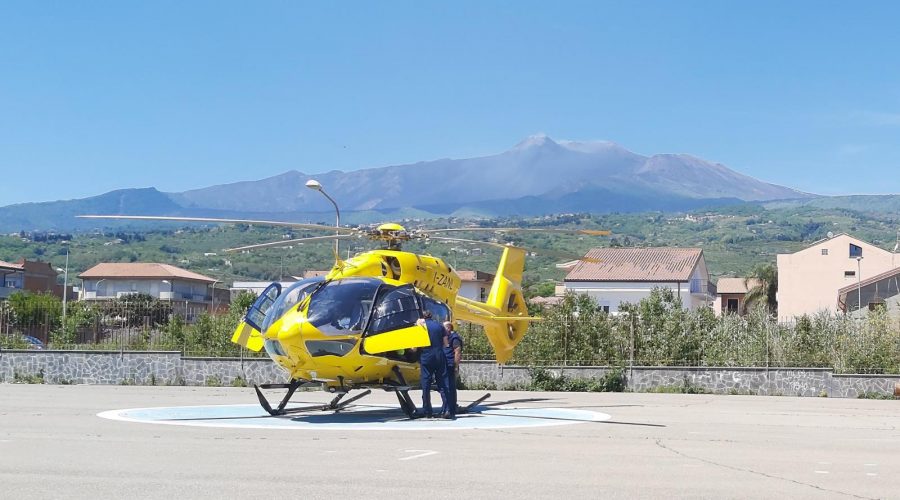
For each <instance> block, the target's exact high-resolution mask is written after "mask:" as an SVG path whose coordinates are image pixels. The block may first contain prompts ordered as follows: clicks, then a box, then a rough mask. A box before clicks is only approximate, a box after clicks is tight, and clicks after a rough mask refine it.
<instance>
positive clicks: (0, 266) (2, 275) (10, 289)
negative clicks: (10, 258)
mask: <svg viewBox="0 0 900 500" xmlns="http://www.w3.org/2000/svg"><path fill="white" fill-rule="evenodd" d="M24 288H25V267H24V266H22V265H20V264H13V263H12V262H4V261H2V260H0V299H6V298H8V297H9V296H10V295H12V294H13V293H16V292H21V291H22V290H23V289H24Z"/></svg>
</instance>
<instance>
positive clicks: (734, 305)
mask: <svg viewBox="0 0 900 500" xmlns="http://www.w3.org/2000/svg"><path fill="white" fill-rule="evenodd" d="M725 312H727V313H729V314H737V312H738V299H728V303H727V304H726V306H725Z"/></svg>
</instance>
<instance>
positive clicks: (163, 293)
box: [78, 262, 228, 318]
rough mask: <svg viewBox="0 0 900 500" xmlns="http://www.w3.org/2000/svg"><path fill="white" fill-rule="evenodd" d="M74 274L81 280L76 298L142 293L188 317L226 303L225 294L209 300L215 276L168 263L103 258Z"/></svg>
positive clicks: (114, 296)
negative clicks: (164, 302) (92, 265)
mask: <svg viewBox="0 0 900 500" xmlns="http://www.w3.org/2000/svg"><path fill="white" fill-rule="evenodd" d="M78 277H79V278H81V280H82V283H83V286H82V287H81V296H80V300H111V299H117V298H122V297H127V296H129V295H135V294H139V293H144V294H148V295H150V296H151V297H153V298H156V299H159V300H163V301H169V302H171V303H172V305H173V307H174V308H175V310H176V312H183V313H184V314H185V315H186V317H188V318H192V317H193V316H194V315H195V314H196V313H198V312H200V311H203V310H209V309H212V308H215V307H223V306H226V305H227V301H228V296H227V294H226V295H222V296H220V295H219V294H216V296H215V303H214V302H213V289H214V287H215V285H216V283H218V282H219V281H218V280H217V279H215V278H210V277H208V276H204V275H202V274H197V273H194V272H191V271H188V270H186V269H182V268H180V267H175V266H171V265H168V264H157V263H149V262H131V263H108V262H104V263H101V264H97V265H96V266H94V267H92V268H90V269H88V270H87V271H85V272H83V273H81V274H79V275H78ZM220 292H222V290H220Z"/></svg>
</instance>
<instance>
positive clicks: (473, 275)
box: [455, 269, 494, 281]
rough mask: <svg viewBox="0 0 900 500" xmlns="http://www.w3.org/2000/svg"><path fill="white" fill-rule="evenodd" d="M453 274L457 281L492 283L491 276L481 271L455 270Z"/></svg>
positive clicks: (492, 277) (492, 278) (492, 276)
mask: <svg viewBox="0 0 900 500" xmlns="http://www.w3.org/2000/svg"><path fill="white" fill-rule="evenodd" d="M455 272H456V274H457V276H459V279H460V280H462V281H494V275H493V274H491V273H486V272H483V271H468V270H460V269H457V270H456V271H455Z"/></svg>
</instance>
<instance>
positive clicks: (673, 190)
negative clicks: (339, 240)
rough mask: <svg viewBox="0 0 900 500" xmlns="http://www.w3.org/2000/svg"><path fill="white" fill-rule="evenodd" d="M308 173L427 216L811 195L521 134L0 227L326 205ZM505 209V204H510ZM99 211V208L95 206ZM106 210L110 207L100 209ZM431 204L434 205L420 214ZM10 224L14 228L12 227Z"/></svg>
mask: <svg viewBox="0 0 900 500" xmlns="http://www.w3.org/2000/svg"><path fill="white" fill-rule="evenodd" d="M313 177H315V178H316V180H318V181H319V182H321V184H322V185H323V186H325V189H326V190H327V192H328V193H329V195H331V196H332V197H333V198H334V199H335V200H337V202H338V203H339V204H340V207H341V209H342V211H344V212H352V211H377V212H387V213H390V212H397V211H402V210H406V209H416V210H422V209H423V207H425V208H427V210H426V211H427V212H429V213H434V214H435V215H448V214H452V213H457V212H460V211H463V212H466V211H472V210H475V211H479V212H480V211H486V212H487V213H488V214H492V215H505V214H507V213H521V212H522V211H525V212H529V213H528V214H525V213H522V215H538V214H542V213H550V212H551V211H619V212H634V211H643V210H685V209H690V208H698V207H701V206H717V205H720V204H728V203H740V202H769V201H773V200H805V199H811V198H816V195H812V194H809V193H804V192H801V191H798V190H794V189H791V188H787V187H783V186H778V185H775V184H771V183H767V182H763V181H760V180H757V179H755V178H753V177H750V176H748V175H745V174H742V173H739V172H736V171H734V170H731V169H729V168H728V167H727V166H725V165H722V164H721V163H714V162H709V161H706V160H703V159H702V158H699V157H696V156H692V155H689V154H681V153H679V154H669V153H662V154H654V155H650V156H645V155H641V154H637V153H634V152H632V151H629V150H628V149H626V148H624V147H622V146H621V145H619V144H617V143H615V142H611V141H570V140H562V141H554V140H553V139H552V138H550V137H549V136H547V135H546V134H535V135H532V136H529V137H526V138H525V139H523V140H522V141H520V142H519V143H517V144H516V145H515V146H513V147H512V148H510V149H508V150H506V151H502V152H500V153H496V154H492V155H487V156H480V157H474V158H461V159H452V158H442V159H437V160H429V161H420V162H416V163H408V164H403V165H391V166H386V167H373V168H366V169H361V170H355V171H350V172H345V171H342V170H332V171H329V172H324V173H320V174H315V175H310V174H306V173H303V172H302V171H300V170H295V169H292V170H288V171H285V172H282V173H280V174H276V175H273V176H269V177H265V178H262V179H258V180H245V181H238V182H231V183H225V184H218V185H212V186H208V187H202V188H196V189H190V190H187V191H183V192H178V193H163V192H160V191H158V190H156V189H155V188H141V189H136V190H128V189H121V190H116V191H111V192H109V193H104V194H102V195H98V196H95V197H89V198H82V199H77V200H68V201H55V202H45V203H36V204H18V205H10V206H7V207H0V230H3V231H7V230H17V229H31V228H34V227H35V226H40V225H47V224H50V225H52V226H54V228H59V229H68V228H71V227H78V225H77V224H76V225H72V224H66V223H65V221H64V219H66V218H68V217H69V216H71V215H75V214H77V213H78V212H79V211H80V213H87V212H86V210H87V209H88V208H93V209H95V210H94V211H95V213H123V214H124V213H128V214H138V213H143V214H160V215H174V213H175V212H177V213H178V214H179V215H185V216H191V215H194V214H197V213H201V212H202V213H206V214H208V213H211V212H212V213H229V214H242V213H254V214H267V213H272V214H285V213H302V212H308V213H316V212H323V213H325V212H330V211H331V210H332V207H331V205H330V203H329V202H328V201H327V200H325V199H324V197H322V196H321V194H319V193H316V192H314V191H313V190H310V189H307V188H306V187H305V184H306V181H307V180H309V179H311V178H313ZM514 207H515V208H514ZM102 210H105V212H101V211H102ZM109 210H112V211H109ZM430 210H437V212H430ZM16 222H18V223H19V224H20V225H21V226H24V227H14V226H15V224H16Z"/></svg>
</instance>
